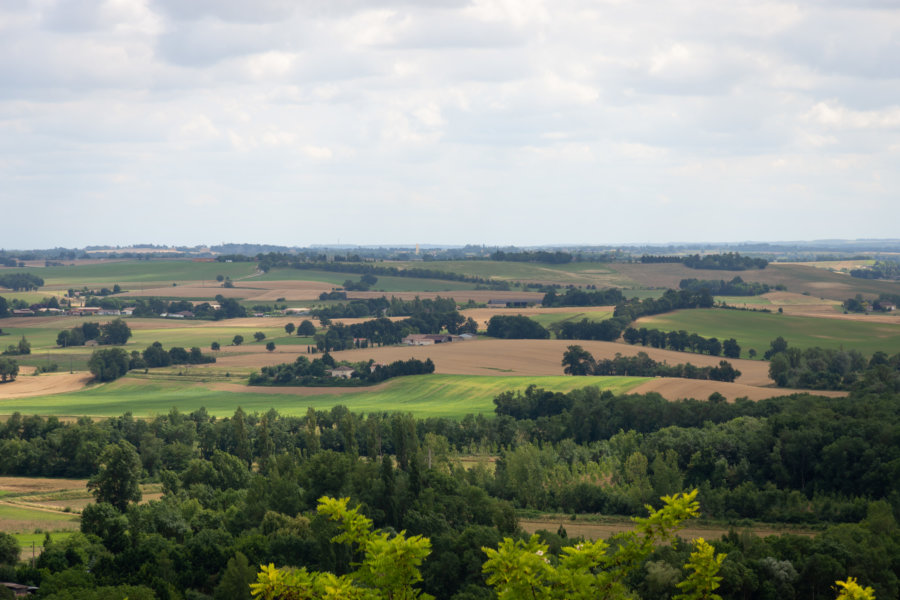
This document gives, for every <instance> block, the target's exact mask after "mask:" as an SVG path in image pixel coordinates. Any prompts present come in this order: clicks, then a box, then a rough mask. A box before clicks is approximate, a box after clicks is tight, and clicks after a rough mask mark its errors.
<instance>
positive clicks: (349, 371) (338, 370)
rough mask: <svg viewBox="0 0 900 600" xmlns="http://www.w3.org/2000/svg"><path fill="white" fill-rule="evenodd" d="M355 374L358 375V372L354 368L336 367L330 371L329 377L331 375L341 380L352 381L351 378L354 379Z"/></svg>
mask: <svg viewBox="0 0 900 600" xmlns="http://www.w3.org/2000/svg"><path fill="white" fill-rule="evenodd" d="M354 373H356V371H355V370H354V369H353V367H345V366H340V367H335V368H333V369H329V370H328V374H329V375H331V376H332V377H337V378H339V379H350V377H352V376H353V374H354Z"/></svg>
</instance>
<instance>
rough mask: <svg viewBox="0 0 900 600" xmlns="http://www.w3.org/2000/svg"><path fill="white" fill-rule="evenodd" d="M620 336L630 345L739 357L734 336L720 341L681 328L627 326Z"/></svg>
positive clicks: (738, 349)
mask: <svg viewBox="0 0 900 600" xmlns="http://www.w3.org/2000/svg"><path fill="white" fill-rule="evenodd" d="M622 338H623V339H624V340H625V342H627V343H629V344H631V345H635V344H640V345H641V346H650V347H651V348H669V349H671V350H675V351H677V352H695V353H697V354H709V355H710V356H719V355H724V356H725V357H726V358H740V357H741V347H740V345H739V344H738V343H737V340H735V339H734V338H728V339H727V340H724V341H721V342H720V341H719V339H718V338H714V337H712V338H705V337H703V336H701V335H698V334H696V333H688V332H687V331H685V330H683V329H681V330H678V331H669V332H666V331H662V330H659V329H648V328H646V327H641V328H640V329H635V328H634V327H629V328H627V329H626V330H625V333H624V334H623V335H622ZM754 353H755V351H754Z"/></svg>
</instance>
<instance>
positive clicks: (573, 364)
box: [562, 346, 594, 375]
mask: <svg viewBox="0 0 900 600" xmlns="http://www.w3.org/2000/svg"><path fill="white" fill-rule="evenodd" d="M562 366H563V373H565V374H566V375H590V374H591V373H592V372H593V370H594V357H593V356H591V353H590V352H588V351H587V350H585V349H584V348H582V347H581V346H569V347H568V349H567V350H566V351H565V352H564V353H563V357H562Z"/></svg>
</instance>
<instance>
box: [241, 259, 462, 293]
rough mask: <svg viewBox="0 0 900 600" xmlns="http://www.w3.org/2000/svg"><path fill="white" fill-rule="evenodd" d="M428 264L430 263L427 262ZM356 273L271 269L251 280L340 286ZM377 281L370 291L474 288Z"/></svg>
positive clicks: (355, 277) (451, 283)
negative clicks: (312, 282) (305, 282)
mask: <svg viewBox="0 0 900 600" xmlns="http://www.w3.org/2000/svg"><path fill="white" fill-rule="evenodd" d="M429 264H430V263H429ZM359 277H360V276H359V274H357V273H332V272H330V271H314V270H308V269H272V270H270V271H269V272H268V273H265V274H264V275H260V276H259V277H254V278H253V281H319V282H322V283H329V284H331V285H333V286H335V287H340V286H341V285H342V284H343V283H344V282H345V281H347V280H348V279H351V280H353V281H357V280H358V279H359ZM377 277H378V282H377V283H376V284H375V286H374V287H373V288H372V290H371V291H383V292H388V293H390V292H444V291H450V292H452V291H455V290H472V289H475V285H476V284H474V283H469V282H465V281H445V280H443V279H420V278H418V277H391V276H382V275H378V276H377Z"/></svg>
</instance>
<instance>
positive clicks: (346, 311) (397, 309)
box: [311, 296, 457, 319]
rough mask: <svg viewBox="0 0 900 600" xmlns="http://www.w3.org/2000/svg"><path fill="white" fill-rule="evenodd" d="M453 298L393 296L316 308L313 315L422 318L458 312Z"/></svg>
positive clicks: (322, 316) (318, 316)
mask: <svg viewBox="0 0 900 600" xmlns="http://www.w3.org/2000/svg"><path fill="white" fill-rule="evenodd" d="M456 308H457V306H456V301H455V300H454V299H453V298H441V297H440V296H438V297H437V298H435V299H433V300H432V299H429V298H426V299H424V300H423V299H421V298H418V297H416V298H415V299H413V300H402V299H400V298H397V297H395V296H391V298H390V300H388V298H387V297H386V296H382V297H380V298H366V299H358V300H351V301H350V302H346V303H340V304H333V305H331V306H323V307H318V308H314V309H313V310H312V311H311V314H312V315H313V316H314V317H316V318H318V319H347V318H349V319H353V318H357V319H358V318H363V317H422V316H424V315H434V314H439V315H444V314H451V313H454V312H456Z"/></svg>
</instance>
